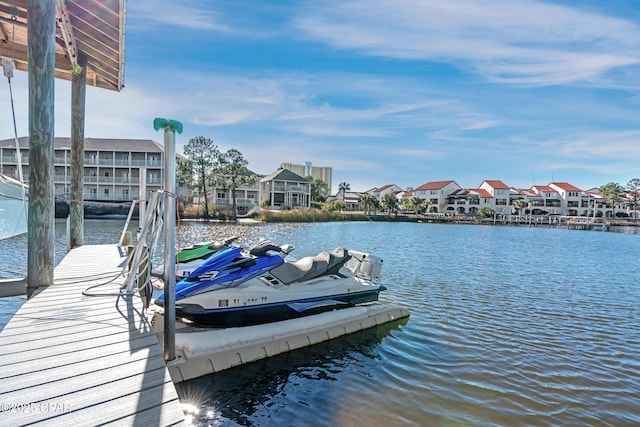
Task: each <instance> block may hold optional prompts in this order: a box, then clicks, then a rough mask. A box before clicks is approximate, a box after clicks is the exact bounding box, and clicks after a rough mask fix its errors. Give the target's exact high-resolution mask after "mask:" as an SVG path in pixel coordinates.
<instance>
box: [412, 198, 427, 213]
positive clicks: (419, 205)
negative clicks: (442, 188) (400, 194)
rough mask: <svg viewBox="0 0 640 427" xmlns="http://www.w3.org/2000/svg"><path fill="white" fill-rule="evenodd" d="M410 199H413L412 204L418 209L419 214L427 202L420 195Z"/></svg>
mask: <svg viewBox="0 0 640 427" xmlns="http://www.w3.org/2000/svg"><path fill="white" fill-rule="evenodd" d="M409 200H411V206H413V209H414V210H415V211H416V215H418V214H419V213H420V211H421V210H422V208H424V207H425V205H426V204H427V203H426V200H425V199H423V198H422V197H418V196H413V197H412V198H411V199H409Z"/></svg>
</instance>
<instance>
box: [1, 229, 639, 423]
mask: <svg viewBox="0 0 640 427" xmlns="http://www.w3.org/2000/svg"><path fill="white" fill-rule="evenodd" d="M115 223H118V225H117V227H122V223H119V222H117V221H116V222H115ZM117 227H116V228H117ZM98 228H100V229H101V230H102V231H104V229H105V227H104V226H102V225H101V226H100V227H98ZM117 231H119V230H116V233H117ZM626 231H627V232H628V233H606V232H595V231H567V230H564V229H547V228H525V227H520V228H514V227H490V226H468V225H459V226H458V225H436V224H408V223H399V224H393V223H329V224H310V225H247V226H220V225H218V226H212V225H210V226H207V225H203V224H183V225H182V227H181V233H180V236H181V237H180V241H181V244H182V245H187V244H189V243H193V242H195V241H200V240H207V239H216V238H222V237H226V236H229V235H238V236H240V237H241V239H240V243H242V244H250V243H253V242H255V241H256V240H257V238H259V237H269V238H271V239H272V240H273V241H275V242H276V243H279V244H281V243H292V244H294V245H295V246H296V247H297V248H296V250H295V251H294V254H296V255H297V256H298V257H300V256H304V255H310V254H313V253H315V252H318V251H320V250H328V249H333V248H334V247H336V246H345V247H347V248H351V249H359V250H364V251H369V252H372V253H375V254H376V255H379V256H382V257H383V258H384V268H383V276H384V282H385V284H386V285H387V286H388V290H387V291H386V292H385V293H384V295H383V297H382V298H383V299H386V300H391V301H394V302H397V303H400V304H404V305H406V306H408V307H409V309H410V310H411V317H410V319H409V320H408V321H407V322H406V323H405V322H402V323H399V324H391V325H388V326H385V327H379V328H377V329H373V330H369V331H366V332H362V333H359V334H354V335H352V336H349V337H343V338H341V339H338V340H334V341H332V342H329V343H323V344H320V345H318V346H314V347H311V348H308V349H303V350H299V351H295V352H292V353H289V354H286V355H281V356H278V357H275V358H272V359H268V360H265V361H261V362H257V363H253V364H250V365H246V366H243V367H239V368H234V369H231V370H228V371H225V372H222V373H219V374H214V375H211V376H208V377H205V378H201V379H197V380H193V381H190V382H187V383H184V384H180V385H179V386H178V393H179V394H180V397H181V400H182V402H183V403H184V404H186V405H185V408H187V409H188V411H189V414H190V420H191V421H192V422H193V424H196V425H209V424H211V425H224V426H235V425H243V426H249V425H254V426H265V425H266V426H270V425H273V426H282V425H310V426H316V425H317V426H407V425H409V426H411V425H415V426H431V425H435V426H459V425H465V426H487V425H508V426H519V425H535V426H539V425H542V426H546V425H548V426H577V425H602V426H627V425H628V426H631V425H638V424H640V332H638V330H639V328H638V324H640V308H639V307H638V302H639V301H640V299H639V297H640V272H639V270H638V253H639V252H640V235H638V234H632V233H633V232H634V231H635V230H633V229H631V230H626ZM89 233H93V230H89V229H88V230H87V239H86V241H87V243H90V242H89V238H88V236H89ZM115 240H117V237H116V238H115V239H111V240H108V242H114V241H115ZM93 243H100V242H93ZM13 246H19V245H17V244H13ZM13 246H12V247H7V248H5V249H4V250H3V251H2V254H3V255H2V256H5V257H6V256H7V252H11V251H12V250H14V249H13ZM7 249H8V251H7ZM8 262H9V261H8V260H5V264H6V263H8ZM3 304H4V305H5V306H6V305H7V304H6V303H3ZM9 305H10V304H9ZM14 306H15V303H14ZM0 310H3V308H2V306H0ZM4 310H5V313H6V311H7V310H6V308H5V309H4ZM9 316H10V315H9ZM3 317H4V318H5V321H6V317H8V315H7V314H4V315H3V314H0V321H1V320H2V318H3Z"/></svg>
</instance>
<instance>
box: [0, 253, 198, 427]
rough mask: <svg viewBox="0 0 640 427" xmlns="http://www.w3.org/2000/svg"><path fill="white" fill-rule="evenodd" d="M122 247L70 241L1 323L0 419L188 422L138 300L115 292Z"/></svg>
mask: <svg viewBox="0 0 640 427" xmlns="http://www.w3.org/2000/svg"><path fill="white" fill-rule="evenodd" d="M122 255H123V254H122V253H121V252H120V251H119V249H118V247H117V246H116V245H94V246H82V247H79V248H75V249H73V250H72V251H71V252H70V253H69V254H67V256H65V258H64V259H63V260H62V261H61V262H60V264H59V265H58V266H57V267H56V269H55V271H54V284H53V285H51V286H49V287H46V288H41V289H39V290H38V291H37V292H36V294H35V295H34V296H33V297H32V298H31V299H29V300H28V301H27V302H25V303H24V305H23V306H22V307H21V308H20V310H18V312H17V313H16V314H15V316H14V317H13V318H12V319H11V320H10V321H9V323H8V324H7V325H6V326H5V328H4V329H3V331H2V332H0V366H3V370H2V372H1V373H0V403H2V407H1V408H0V425H3V426H4V425H27V424H28V425H47V426H51V425H107V424H112V425H154V426H155V425H167V426H169V425H184V422H185V419H184V413H183V412H182V409H181V406H180V402H179V400H178V396H177V393H176V391H175V387H174V385H173V383H172V381H171V378H170V376H169V373H168V370H167V368H166V365H165V363H164V360H163V358H162V351H161V347H160V344H159V343H158V340H157V337H156V336H155V334H154V333H153V331H152V328H151V325H150V324H149V323H148V321H147V319H146V317H145V316H144V315H143V305H142V301H141V300H140V299H139V298H137V297H133V296H126V297H123V296H119V297H118V296H115V295H116V294H118V292H119V289H120V287H121V285H122V283H123V280H124V278H123V277H122V276H120V273H121V270H122V265H123V261H124V257H123V256H122ZM96 285H98V286H97V287H96ZM89 288H92V289H89ZM83 291H88V292H91V293H94V294H96V293H98V294H113V295H110V296H86V295H83Z"/></svg>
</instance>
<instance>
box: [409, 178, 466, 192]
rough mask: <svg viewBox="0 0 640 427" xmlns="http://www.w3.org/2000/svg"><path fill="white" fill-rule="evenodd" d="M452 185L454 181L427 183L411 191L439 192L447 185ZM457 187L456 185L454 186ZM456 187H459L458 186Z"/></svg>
mask: <svg viewBox="0 0 640 427" xmlns="http://www.w3.org/2000/svg"><path fill="white" fill-rule="evenodd" d="M451 183H454V184H456V182H455V181H453V180H450V181H431V182H427V183H426V184H422V185H421V186H420V187H418V188H416V189H414V190H413V191H421V190H440V189H441V188H444V187H446V186H447V185H449V184H451ZM456 185H458V184H456ZM458 187H460V186H459V185H458Z"/></svg>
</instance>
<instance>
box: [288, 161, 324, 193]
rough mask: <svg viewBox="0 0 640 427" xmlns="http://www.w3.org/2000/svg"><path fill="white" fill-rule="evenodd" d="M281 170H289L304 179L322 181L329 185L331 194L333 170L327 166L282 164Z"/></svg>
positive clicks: (306, 163)
mask: <svg viewBox="0 0 640 427" xmlns="http://www.w3.org/2000/svg"><path fill="white" fill-rule="evenodd" d="M280 169H288V170H290V171H291V172H293V173H295V174H296V175H300V176H302V177H305V178H306V177H308V176H312V177H313V178H314V179H316V178H317V179H321V180H323V181H324V182H325V183H326V184H327V188H328V189H329V192H331V188H332V187H331V185H332V178H333V168H332V167H327V166H313V165H312V164H311V162H305V163H304V165H295V164H293V163H280Z"/></svg>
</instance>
